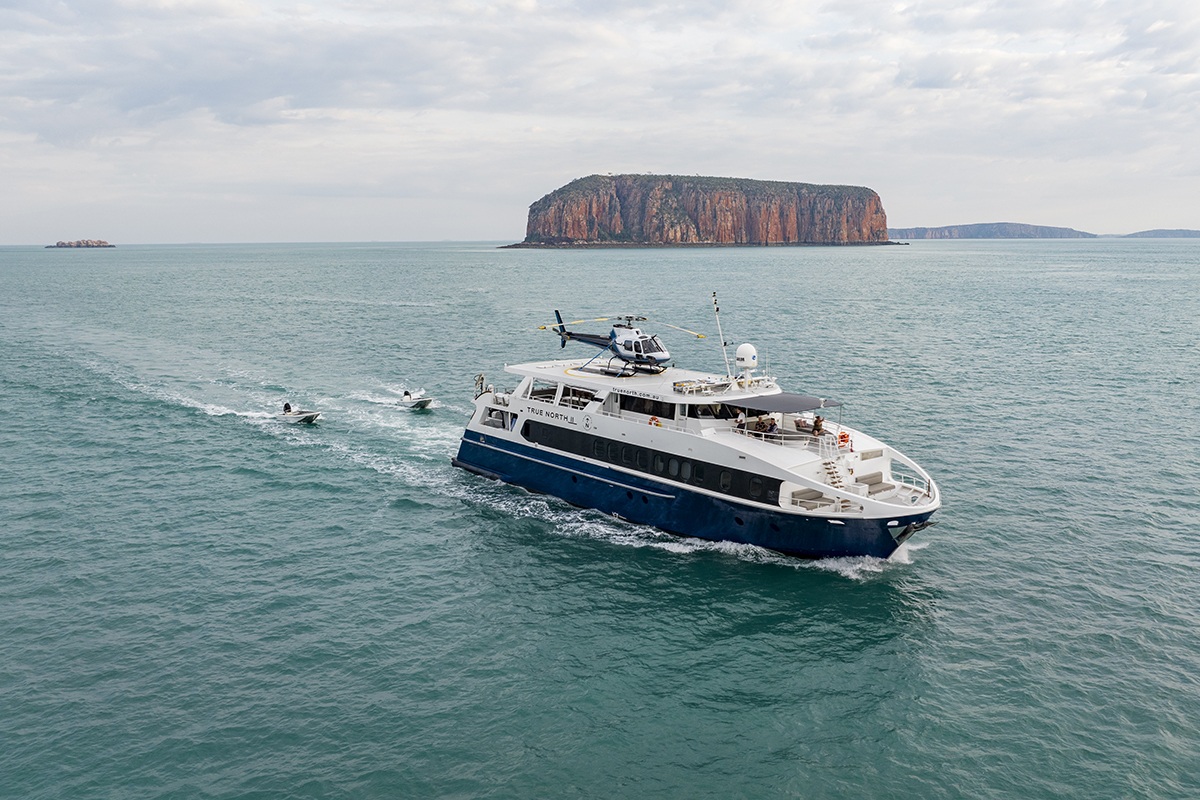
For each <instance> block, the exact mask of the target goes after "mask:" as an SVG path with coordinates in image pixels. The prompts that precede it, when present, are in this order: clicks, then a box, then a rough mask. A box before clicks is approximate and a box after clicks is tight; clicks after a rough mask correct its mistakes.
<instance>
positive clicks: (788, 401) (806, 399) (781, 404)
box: [727, 392, 842, 414]
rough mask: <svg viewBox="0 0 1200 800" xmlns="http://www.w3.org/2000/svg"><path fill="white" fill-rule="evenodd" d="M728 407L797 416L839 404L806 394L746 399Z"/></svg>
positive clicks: (731, 403)
mask: <svg viewBox="0 0 1200 800" xmlns="http://www.w3.org/2000/svg"><path fill="white" fill-rule="evenodd" d="M727 402H728V403H729V405H735V406H745V407H746V408H752V409H755V410H756V411H766V412H768V413H770V412H775V411H778V412H782V413H784V414H799V413H802V412H804V411H815V410H816V409H818V408H840V407H841V405H842V404H841V403H838V402H836V401H834V400H823V399H822V398H820V397H811V396H809V395H806V394H789V393H788V392H780V393H779V394H767V395H763V396H761V397H747V398H746V399H744V400H729V401H727Z"/></svg>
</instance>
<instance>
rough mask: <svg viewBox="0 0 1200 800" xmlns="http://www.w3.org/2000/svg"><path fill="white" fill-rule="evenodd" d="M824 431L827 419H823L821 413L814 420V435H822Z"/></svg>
mask: <svg viewBox="0 0 1200 800" xmlns="http://www.w3.org/2000/svg"><path fill="white" fill-rule="evenodd" d="M824 432H825V420H823V419H821V415H820V414H818V415H817V418H816V419H814V420H813V428H812V435H813V436H820V435H821V434H822V433H824Z"/></svg>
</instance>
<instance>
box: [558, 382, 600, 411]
mask: <svg viewBox="0 0 1200 800" xmlns="http://www.w3.org/2000/svg"><path fill="white" fill-rule="evenodd" d="M595 396H596V392H595V391H594V390H593V389H584V388H582V387H579V386H564V387H563V391H562V397H560V398H559V400H558V404H559V405H560V406H569V407H570V408H583V407H584V406H586V405H587V404H588V403H590V402H592V398H593V397H595Z"/></svg>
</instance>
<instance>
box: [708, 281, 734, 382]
mask: <svg viewBox="0 0 1200 800" xmlns="http://www.w3.org/2000/svg"><path fill="white" fill-rule="evenodd" d="M713 314H715V315H716V317H717V335H718V336H720V337H721V356H722V357H723V358H724V359H725V377H726V378H728V379H729V383H730V385H732V384H733V372H731V371H730V369H729V353H727V352H726V350H725V348H726V346H727V345H728V344H729V342H727V341H725V334H724V333H723V332H722V331H721V309H720V308H719V307H718V306H717V293H716V292H713Z"/></svg>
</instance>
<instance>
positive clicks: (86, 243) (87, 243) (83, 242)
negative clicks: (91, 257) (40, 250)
mask: <svg viewBox="0 0 1200 800" xmlns="http://www.w3.org/2000/svg"><path fill="white" fill-rule="evenodd" d="M55 247H116V245H115V244H109V243H108V242H106V241H104V240H103V239H79V240H78V241H74V242H59V243H57V244H48V245H46V249H47V250H53V249H54V248H55Z"/></svg>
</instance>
